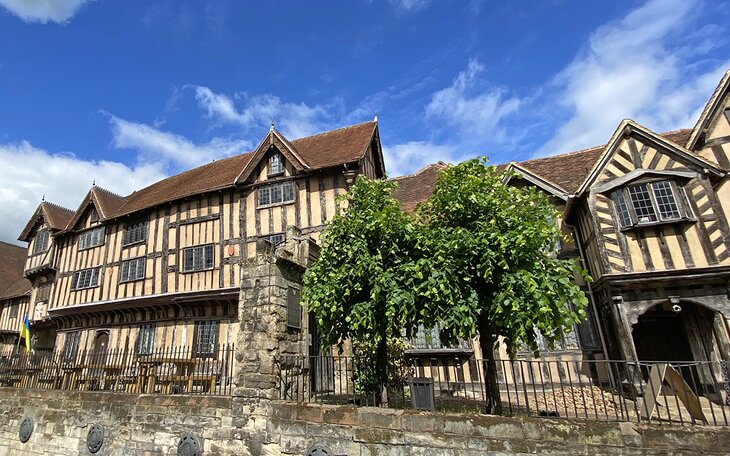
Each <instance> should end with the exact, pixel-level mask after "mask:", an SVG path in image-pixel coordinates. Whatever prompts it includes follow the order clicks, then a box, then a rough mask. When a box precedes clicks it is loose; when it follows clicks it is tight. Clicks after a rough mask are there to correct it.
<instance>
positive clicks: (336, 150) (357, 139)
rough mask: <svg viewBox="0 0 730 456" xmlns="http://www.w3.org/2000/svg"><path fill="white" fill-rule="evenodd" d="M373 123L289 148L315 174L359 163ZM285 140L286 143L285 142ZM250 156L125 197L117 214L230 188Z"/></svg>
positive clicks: (218, 163)
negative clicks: (124, 201) (322, 170)
mask: <svg viewBox="0 0 730 456" xmlns="http://www.w3.org/2000/svg"><path fill="white" fill-rule="evenodd" d="M376 126H377V122H375V121H371V122H365V123H361V124H357V125H352V126H349V127H344V128H340V129H337V130H332V131H328V132H325V133H320V134H318V135H314V136H308V137H306V138H300V139H296V140H294V141H291V142H289V145H290V146H291V147H293V149H294V150H295V151H296V152H297V153H298V154H299V156H300V157H302V159H303V160H304V161H305V162H306V163H307V165H309V170H310V171H311V170H316V169H321V168H326V167H330V166H336V165H340V164H344V163H351V162H354V161H357V160H359V159H360V158H362V156H363V155H364V154H365V152H366V151H367V148H368V146H369V145H370V140H371V139H372V137H373V134H374V133H375V128H376ZM285 140H286V139H285ZM252 156H253V153H252V152H247V153H245V154H241V155H235V156H233V157H229V158H225V159H223V160H216V161H214V162H212V163H208V164H206V165H203V166H199V167H197V168H194V169H191V170H189V171H185V172H184V173H181V174H178V175H175V176H172V177H168V178H167V179H163V180H161V181H159V182H156V183H154V184H152V185H150V186H149V187H146V188H143V189H142V190H138V191H136V192H134V193H132V194H131V195H128V196H127V197H126V198H125V199H126V203H124V204H123V205H121V207H120V208H119V210H118V212H117V214H115V215H107V218H111V217H115V216H120V215H126V214H131V213H133V212H137V211H140V210H142V209H146V208H149V207H152V206H156V205H158V204H161V203H165V202H168V201H174V200H177V199H181V198H185V197H187V196H192V195H199V194H201V193H206V192H211V191H215V190H219V189H222V188H226V187H231V186H233V185H234V183H235V181H236V178H237V177H238V175H239V174H240V173H241V171H242V170H243V169H244V168H245V167H246V165H247V164H248V162H249V161H250V160H251V157H252Z"/></svg>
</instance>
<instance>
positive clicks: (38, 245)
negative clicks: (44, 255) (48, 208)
mask: <svg viewBox="0 0 730 456" xmlns="http://www.w3.org/2000/svg"><path fill="white" fill-rule="evenodd" d="M46 250H48V230H47V229H45V228H44V229H42V230H38V233H36V235H35V239H34V240H33V253H41V252H45V251H46Z"/></svg>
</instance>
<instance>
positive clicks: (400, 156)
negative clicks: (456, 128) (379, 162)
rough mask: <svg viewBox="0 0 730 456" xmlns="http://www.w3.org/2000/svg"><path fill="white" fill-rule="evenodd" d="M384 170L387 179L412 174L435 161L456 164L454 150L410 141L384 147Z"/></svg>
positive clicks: (457, 159) (448, 147)
mask: <svg viewBox="0 0 730 456" xmlns="http://www.w3.org/2000/svg"><path fill="white" fill-rule="evenodd" d="M383 155H384V158H385V169H386V170H387V171H388V177H396V176H401V175H403V174H408V173H412V172H414V171H416V170H418V169H421V168H423V167H424V166H426V165H428V164H430V163H435V162H437V161H445V162H457V161H459V159H460V157H458V156H456V151H455V148H453V147H451V146H443V145H437V144H433V143H430V142H427V141H410V142H407V143H404V144H397V145H395V146H391V147H388V146H384V147H383Z"/></svg>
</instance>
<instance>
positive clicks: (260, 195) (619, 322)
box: [0, 72, 730, 361]
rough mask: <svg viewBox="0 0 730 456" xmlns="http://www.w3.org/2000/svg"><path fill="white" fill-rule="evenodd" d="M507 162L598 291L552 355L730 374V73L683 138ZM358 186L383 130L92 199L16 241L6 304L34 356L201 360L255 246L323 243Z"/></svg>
mask: <svg viewBox="0 0 730 456" xmlns="http://www.w3.org/2000/svg"><path fill="white" fill-rule="evenodd" d="M444 166H446V165H445V164H443V163H437V164H433V165H429V166H427V167H426V168H424V169H422V170H421V171H419V172H417V173H414V174H412V175H409V176H403V177H399V178H396V179H395V180H396V181H397V183H398V187H397V188H396V189H395V190H394V193H393V196H394V197H395V198H396V199H398V200H399V201H400V202H401V204H402V206H403V207H404V208H405V209H407V210H413V209H414V208H415V206H416V204H417V203H418V202H420V201H423V200H425V199H426V198H427V197H428V196H429V195H430V193H431V192H432V190H433V187H434V185H435V182H436V179H437V177H438V173H439V170H440V169H441V168H442V167H444ZM501 166H502V167H503V168H504V169H510V170H513V171H515V172H516V173H517V176H516V177H511V178H507V179H506V180H505V183H506V184H507V185H534V186H536V187H537V188H539V189H541V190H542V191H544V192H546V193H548V194H549V196H550V198H551V199H552V201H553V202H554V204H555V207H556V209H557V211H558V213H559V214H560V216H559V218H558V220H557V222H558V223H559V224H560V226H561V229H562V230H563V232H564V233H565V235H566V241H565V243H564V244H563V245H562V252H561V254H562V255H564V256H566V257H575V258H579V259H580V260H581V261H582V263H583V265H584V267H585V268H586V269H587V270H588V272H589V273H590V275H591V276H592V277H593V279H594V280H593V282H591V283H580V285H581V286H582V287H583V288H584V290H585V291H586V293H587V295H588V296H589V298H590V306H589V312H588V315H589V318H588V320H587V321H586V322H584V323H583V324H581V325H580V326H579V327H578V328H576V331H575V332H574V333H571V334H566V336H565V340H564V341H563V343H562V344H560V346H559V347H551V349H552V350H557V351H559V352H560V353H563V354H568V355H571V356H572V355H575V356H587V357H589V358H592V359H622V360H629V361H677V360H680V361H715V360H724V361H730V338H729V337H728V334H729V331H728V323H727V319H728V318H729V317H730V297H729V295H730V290H729V286H730V285H729V284H730V227H729V223H728V217H729V215H730V214H729V212H730V184H729V183H728V181H729V180H730V177H729V175H728V172H729V171H730V72H728V73H726V74H725V75H724V77H723V78H722V80H721V81H720V83H719V85H718V86H717V89H716V90H715V92H714V93H713V94H712V96H711V98H710V100H709V101H708V103H707V105H706V106H705V109H704V110H703V111H702V114H701V116H700V118H699V119H698V120H697V122H696V125H695V126H694V127H693V128H691V129H682V130H676V131H671V132H666V133H661V134H658V133H655V132H653V131H651V130H649V129H648V128H646V127H644V126H642V125H640V124H638V123H636V122H634V121H631V120H624V121H623V122H621V123H620V124H619V125H618V127H617V129H616V131H615V133H614V134H613V135H612V136H611V137H610V138H608V142H607V143H606V144H605V145H602V146H598V147H593V148H590V149H585V150H581V151H577V152H571V153H567V154H561V155H555V156H551V157H546V158H538V159H532V160H527V161H523V162H519V163H517V162H512V163H509V164H504V165H501ZM358 175H365V176H367V177H370V178H384V177H385V168H384V164H383V155H382V149H381V146H380V138H379V134H378V124H377V122H376V121H373V122H366V123H362V124H358V125H353V126H350V127H346V128H342V129H339V130H334V131H331V132H326V133H322V134H319V135H315V136H311V137H307V138H302V139H298V140H294V141H289V140H288V139H286V138H285V137H284V136H283V135H281V134H280V133H279V132H278V131H276V130H275V129H273V128H272V129H271V130H270V131H269V133H268V134H267V135H266V136H265V138H264V139H263V140H262V141H261V143H260V144H259V146H258V147H257V148H256V150H254V151H253V152H250V153H247V154H242V155H237V156H233V157H230V158H227V159H223V160H219V161H216V162H213V163H210V164H207V165H204V166H201V167H198V168H195V169H193V170H190V171H187V172H184V173H182V174H179V175H177V176H173V177H170V178H168V179H165V180H162V181H160V182H157V183H155V184H153V185H151V186H149V187H147V188H144V189H141V190H138V191H136V192H134V193H132V194H131V195H126V196H121V195H115V194H113V193H111V192H109V191H106V190H104V189H102V188H100V187H93V188H92V189H91V190H90V191H89V192H88V194H87V195H86V196H85V198H84V199H83V201H82V203H81V204H80V206H79V207H78V208H77V209H76V210H69V209H64V208H61V207H59V206H56V205H53V204H51V203H48V202H43V203H41V204H40V206H39V207H38V209H37V210H36V212H35V214H34V215H33V217H32V218H31V220H30V221H29V222H28V224H27V226H26V227H25V229H24V230H23V232H22V233H21V235H20V240H22V241H26V242H28V250H27V258H26V259H25V265H24V266H23V268H22V269H23V271H24V273H23V275H24V277H25V278H27V280H28V281H29V282H26V285H25V286H26V288H27V289H25V291H23V290H21V291H22V292H20V293H19V294H18V295H17V296H15V295H13V296H9V295H8V296H4V295H0V296H4V297H3V298H0V299H5V301H4V302H5V303H7V302H10V301H8V300H9V299H18V303H19V306H22V305H26V306H28V313H29V315H30V316H31V319H32V320H33V327H34V331H33V332H34V334H35V336H34V337H36V340H35V342H34V343H35V346H36V347H37V348H52V347H59V348H61V347H63V350H64V352H65V351H69V352H70V351H77V350H79V349H81V348H86V349H91V350H95V349H106V348H107V347H117V348H120V349H126V350H131V349H134V350H137V351H138V352H145V351H149V350H150V347H152V346H154V345H159V346H173V345H191V346H194V347H196V348H195V350H197V352H199V353H205V350H208V348H206V347H210V346H212V345H214V344H220V343H226V342H228V341H233V340H234V338H235V331H236V329H235V328H236V327H237V325H234V324H232V323H234V322H236V321H237V318H238V315H237V312H238V310H237V309H238V296H239V290H240V271H241V269H240V268H241V264H242V263H243V262H244V260H246V259H247V258H252V257H253V256H254V255H255V253H256V242H257V241H258V240H260V239H266V240H269V241H271V242H272V243H277V242H279V241H281V240H283V238H284V232H285V230H286V227H287V226H290V225H294V226H296V227H298V228H299V229H300V230H301V233H302V234H303V235H306V236H309V237H311V238H312V239H314V240H317V239H318V236H319V233H320V231H321V230H322V229H323V228H324V226H325V223H326V222H327V221H328V220H329V219H331V217H332V216H333V215H334V214H335V213H336V211H337V210H338V205H337V202H336V197H337V196H338V195H339V194H341V193H343V192H346V191H347V190H348V188H349V186H350V185H352V183H353V182H354V179H355V178H356V177H357V176H358ZM0 246H2V245H0ZM20 288H22V286H20V285H18V290H20ZM0 292H2V290H0ZM11 294H12V293H11ZM23 302H24V303H25V304H22V303H23ZM9 307H10V306H8V305H3V306H2V313H0V325H5V326H2V327H1V328H0V330H3V331H6V332H8V331H10V329H11V328H9V327H6V326H8V325H7V324H6V323H7V322H6V317H5V315H6V313H7V309H8V308H9ZM299 318H301V316H300V317H299ZM299 323H302V322H301V321H300V322H299ZM304 323H305V325H306V322H304ZM295 324H296V322H295ZM305 325H302V326H305ZM11 336H12V337H11ZM13 337H15V336H13V335H11V334H10V333H8V336H7V337H6V338H5V339H2V340H10V339H12V338H13ZM12 340H17V339H12ZM429 344H430V342H429ZM431 345H433V344H431ZM426 348H427V349H428V350H430V351H431V352H434V351H437V350H442V349H445V348H446V349H449V347H440V346H429V347H426ZM543 348H545V349H548V348H550V347H543ZM451 349H454V350H456V351H461V352H464V353H465V354H466V352H469V353H471V354H474V353H473V351H471V348H470V347H457V348H454V347H451ZM428 350H427V351H428ZM477 355H478V354H477Z"/></svg>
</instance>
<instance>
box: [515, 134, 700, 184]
mask: <svg viewBox="0 0 730 456" xmlns="http://www.w3.org/2000/svg"><path fill="white" fill-rule="evenodd" d="M691 132H692V130H690V129H683V130H674V131H669V132H666V133H662V134H661V135H660V136H662V137H663V138H665V139H667V140H669V141H671V142H673V143H675V144H678V145H682V144H684V143H685V142H686V141H687V138H689V135H690V133H691ZM605 147H606V145H605V144H604V145H602V146H596V147H591V148H590V149H583V150H579V151H577V152H569V153H567V154H560V155H554V156H552V157H545V158H535V159H532V160H526V161H523V162H520V163H519V165H520V166H522V167H523V168H525V169H527V170H528V171H530V172H532V173H534V174H537V175H538V176H540V177H542V178H544V179H547V180H548V181H550V182H552V183H554V184H557V185H559V186H560V187H562V188H563V189H564V190H565V191H567V192H568V193H574V192H575V191H576V190H578V187H580V185H581V184H582V183H583V181H584V180H585V179H586V177H588V174H589V173H590V171H591V169H592V168H593V165H594V164H595V163H596V160H598V159H599V158H600V157H601V155H602V154H603V149H604V148H605Z"/></svg>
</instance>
